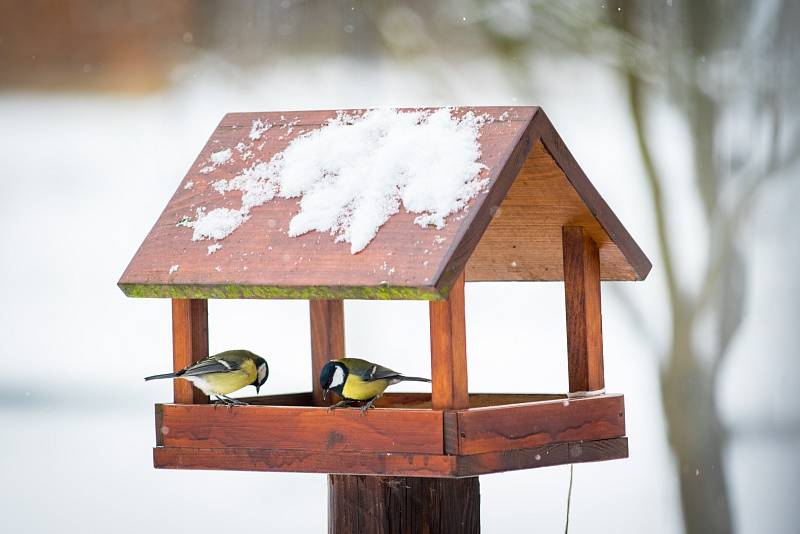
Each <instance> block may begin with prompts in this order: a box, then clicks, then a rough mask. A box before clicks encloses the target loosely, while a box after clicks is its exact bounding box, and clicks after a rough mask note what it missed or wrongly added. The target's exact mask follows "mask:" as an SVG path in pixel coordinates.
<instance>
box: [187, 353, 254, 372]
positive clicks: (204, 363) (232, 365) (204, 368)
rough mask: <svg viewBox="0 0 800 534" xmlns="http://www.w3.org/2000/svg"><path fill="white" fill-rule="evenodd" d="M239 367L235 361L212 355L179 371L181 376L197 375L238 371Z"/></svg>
mask: <svg viewBox="0 0 800 534" xmlns="http://www.w3.org/2000/svg"><path fill="white" fill-rule="evenodd" d="M239 369H240V365H239V364H238V363H237V362H234V361H231V360H223V359H220V358H214V357H213V356H212V357H210V358H206V359H204V360H200V361H199V362H197V363H196V364H194V365H191V366H189V367H187V368H186V369H184V371H183V372H182V373H181V376H198V375H206V374H208V373H229V372H231V371H238V370H239Z"/></svg>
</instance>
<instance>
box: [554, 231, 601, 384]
mask: <svg viewBox="0 0 800 534" xmlns="http://www.w3.org/2000/svg"><path fill="white" fill-rule="evenodd" d="M562 233H563V248H564V275H565V276H564V292H565V297H566V298H565V302H566V311H567V351H568V370H569V391H570V393H572V394H582V395H583V394H593V393H596V392H602V391H604V388H605V378H604V376H603V320H602V315H601V306H600V260H599V257H598V251H597V244H596V243H595V242H594V240H593V239H592V238H591V237H590V236H589V235H588V234H587V233H586V232H585V231H584V229H583V228H582V227H580V226H565V227H564V229H563V232H562Z"/></svg>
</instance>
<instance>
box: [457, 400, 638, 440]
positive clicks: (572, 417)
mask: <svg viewBox="0 0 800 534" xmlns="http://www.w3.org/2000/svg"><path fill="white" fill-rule="evenodd" d="M457 413H458V423H457V424H458V437H459V440H458V446H457V452H458V454H478V453H483V452H489V451H501V450H512V449H520V448H530V447H535V446H539V445H546V444H548V443H557V442H565V441H578V440H598V439H609V438H616V437H620V436H624V435H625V404H624V400H623V397H622V395H601V396H597V397H586V398H579V399H569V400H567V399H564V400H553V401H543V402H534V403H525V404H513V405H507V406H493V407H488V408H472V409H470V410H461V411H458V412H457ZM451 449H452V446H451Z"/></svg>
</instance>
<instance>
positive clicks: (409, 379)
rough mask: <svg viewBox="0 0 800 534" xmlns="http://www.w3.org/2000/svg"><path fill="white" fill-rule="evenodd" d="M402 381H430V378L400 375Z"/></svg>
mask: <svg viewBox="0 0 800 534" xmlns="http://www.w3.org/2000/svg"><path fill="white" fill-rule="evenodd" d="M398 378H399V379H400V381H401V382H428V383H430V381H431V379H430V378H422V377H420V376H399V377H398Z"/></svg>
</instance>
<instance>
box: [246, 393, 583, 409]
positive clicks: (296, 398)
mask: <svg viewBox="0 0 800 534" xmlns="http://www.w3.org/2000/svg"><path fill="white" fill-rule="evenodd" d="M557 399H560V400H566V399H567V396H566V395H564V394H557V393H470V394H469V406H470V408H484V407H487V406H500V405H504V404H521V403H525V402H538V401H548V400H557ZM242 400H244V401H246V402H248V403H250V404H253V405H257V406H314V402H313V400H312V395H311V392H309V391H306V392H303V393H280V394H276V395H262V396H259V397H242ZM375 406H377V407H378V408H417V409H428V410H430V409H431V394H430V393H403V392H389V393H384V394H383V396H382V397H381V398H380V399H378V401H377V402H376V403H375Z"/></svg>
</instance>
